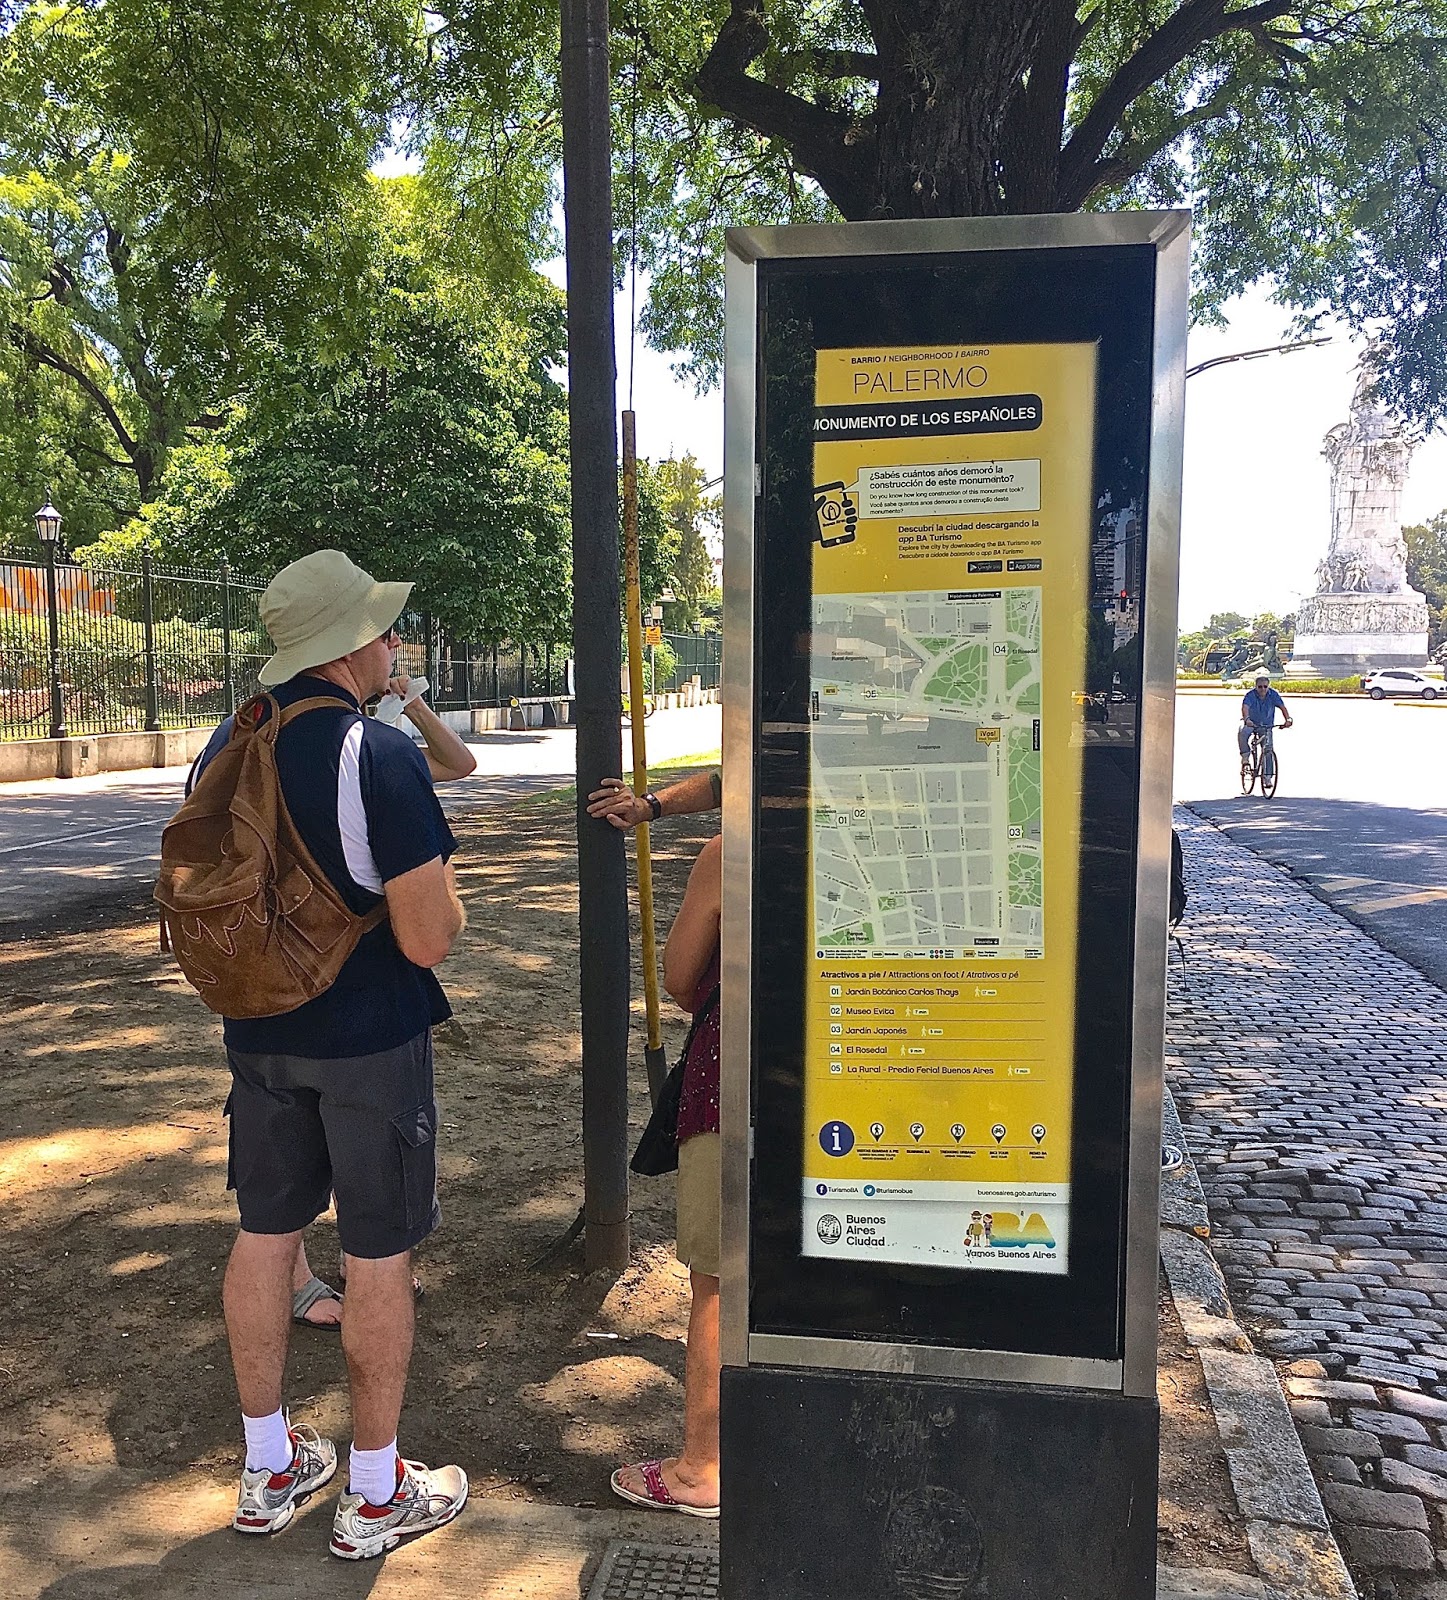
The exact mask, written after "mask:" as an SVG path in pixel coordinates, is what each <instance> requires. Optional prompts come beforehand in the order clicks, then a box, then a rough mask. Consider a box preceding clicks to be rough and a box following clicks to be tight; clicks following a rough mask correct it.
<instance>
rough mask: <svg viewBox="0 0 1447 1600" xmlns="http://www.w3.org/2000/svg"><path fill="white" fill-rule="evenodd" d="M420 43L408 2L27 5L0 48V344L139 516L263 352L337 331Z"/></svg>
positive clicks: (128, 0)
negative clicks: (369, 203) (71, 408)
mask: <svg viewBox="0 0 1447 1600" xmlns="http://www.w3.org/2000/svg"><path fill="white" fill-rule="evenodd" d="M419 34H420V21H419V13H418V12H417V10H416V8H415V7H414V6H413V5H412V4H411V3H410V0H355V3H354V4H352V5H350V6H348V7H345V8H338V7H336V6H334V5H332V4H330V3H328V0H293V3H292V4H289V5H286V6H280V7H278V6H257V5H253V4H250V3H247V0H212V3H210V4H208V5H206V6H202V7H198V6H195V5H190V4H183V3H181V0H106V3H105V4H103V5H90V4H81V3H61V4H52V3H48V0H35V3H34V4H31V5H29V6H26V7H25V8H24V9H23V10H21V11H20V12H19V14H18V16H17V17H16V18H15V20H14V22H13V25H12V26H11V27H10V28H9V29H8V31H7V32H6V33H5V34H4V36H3V38H0V259H3V261H4V272H3V274H0V337H4V338H5V339H6V340H7V341H8V343H9V344H10V345H11V346H12V347H13V348H14V349H16V350H19V351H21V352H23V353H24V354H25V356H26V357H27V358H28V359H29V360H30V361H31V362H32V363H33V364H35V365H36V366H39V367H43V368H45V369H46V370H47V371H48V372H49V373H51V374H53V375H54V378H55V379H56V380H57V381H59V382H60V383H61V384H63V385H64V386H66V387H68V388H69V389H70V390H72V391H73V393H74V395H76V396H80V397H83V399H84V402H85V404H86V406H87V408H88V411H87V416H86V422H87V425H88V426H89V427H90V428H91V429H92V430H94V429H96V428H99V427H101V426H103V427H104V429H105V434H106V443H105V450H106V453H107V454H108V455H109V456H110V457H112V458H113V459H114V460H116V461H117V462H119V463H120V465H121V466H122V468H124V469H126V470H127V471H128V472H129V474H130V475H131V477H132V486H131V491H130V492H131V495H132V497H133V498H134V499H138V500H145V499H149V498H150V497H152V496H153V495H154V494H155V493H156V492H157V491H158V488H159V485H160V480H161V477H162V475H163V473H164V469H165V464H166V456H167V454H168V452H169V451H170V450H172V449H174V448H176V447H177V446H179V445H181V444H182V443H183V442H185V440H186V439H187V437H188V434H189V431H190V430H192V429H195V428H197V427H205V426H210V425H213V424H214V423H215V421H216V420H217V413H218V412H219V410H220V409H221V408H223V407H224V406H225V404H226V402H227V401H228V400H229V399H230V397H231V394H232V392H233V390H234V387H235V385H236V384H237V383H238V382H239V381H240V378H241V377H242V375H243V374H244V373H245V371H246V370H247V366H248V359H249V355H250V353H251V351H252V349H253V347H254V346H255V344H256V342H257V341H258V340H259V339H261V340H265V339H286V338H291V337H295V336H296V335H297V334H298V333H299V332H300V331H301V330H302V329H309V328H310V327H311V325H312V324H313V323H314V322H316V321H317V320H319V319H320V320H322V321H327V320H329V319H331V318H332V317H333V316H334V315H335V313H336V312H337V310H338V309H341V310H345V307H346V306H347V303H348V298H349V297H348V286H349V285H350V283H351V282H352V281H353V280H354V276H355V274H354V271H353V249H352V245H353V241H352V238H351V236H350V234H349V232H348V228H347V222H348V216H349V212H350V211H351V209H352V204H351V203H352V202H353V201H354V200H355V198H356V197H357V196H358V195H360V194H361V193H362V192H363V191H364V188H365V183H366V175H367V170H368V167H369V165H370V163H371V161H372V159H373V157H374V156H375V154H376V152H377V151H378V149H379V148H380V147H381V145H382V143H383V142H384V141H385V138H386V135H387V129H388V125H389V119H390V117H391V116H392V115H393V114H394V113H395V112H396V110H397V109H398V107H399V104H400V103H401V101H402V100H403V98H404V97H405V95H406V92H407V86H408V84H409V82H410V79H411V76H412V74H413V72H414V71H415V67H416V65H417V62H418V61H419V60H420V55H419ZM127 509H129V508H127Z"/></svg>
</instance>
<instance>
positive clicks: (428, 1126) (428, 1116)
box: [392, 1102, 437, 1229]
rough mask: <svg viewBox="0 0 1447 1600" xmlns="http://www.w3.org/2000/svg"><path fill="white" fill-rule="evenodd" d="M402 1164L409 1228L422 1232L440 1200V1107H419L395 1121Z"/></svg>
mask: <svg viewBox="0 0 1447 1600" xmlns="http://www.w3.org/2000/svg"><path fill="white" fill-rule="evenodd" d="M392 1127H393V1128H394V1129H395V1130H396V1133H397V1145H398V1150H399V1152H400V1155H401V1160H402V1191H403V1196H404V1200H405V1203H406V1208H407V1227H408V1228H409V1229H412V1228H419V1227H422V1226H423V1225H425V1224H426V1222H427V1221H428V1220H429V1218H430V1217H431V1216H432V1208H433V1204H434V1202H435V1201H436V1198H437V1106H436V1103H435V1102H434V1103H433V1104H432V1105H429V1106H417V1107H415V1108H414V1109H413V1110H411V1111H401V1112H398V1114H397V1115H396V1116H395V1117H393V1118H392Z"/></svg>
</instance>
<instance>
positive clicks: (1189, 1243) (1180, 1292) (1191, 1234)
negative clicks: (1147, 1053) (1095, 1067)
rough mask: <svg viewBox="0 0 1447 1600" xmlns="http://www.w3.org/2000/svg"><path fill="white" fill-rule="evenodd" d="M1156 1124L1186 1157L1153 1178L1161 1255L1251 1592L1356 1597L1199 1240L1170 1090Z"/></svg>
mask: <svg viewBox="0 0 1447 1600" xmlns="http://www.w3.org/2000/svg"><path fill="white" fill-rule="evenodd" d="M1162 1126H1163V1130H1164V1137H1165V1139H1166V1140H1167V1142H1169V1143H1178V1147H1179V1148H1180V1149H1181V1150H1182V1151H1183V1152H1184V1154H1185V1158H1186V1159H1185V1164H1184V1165H1183V1166H1182V1167H1181V1169H1180V1171H1179V1172H1178V1173H1176V1174H1174V1175H1171V1176H1168V1177H1165V1178H1163V1179H1162V1182H1161V1261H1162V1264H1163V1265H1164V1266H1165V1269H1166V1279H1167V1281H1168V1283H1169V1284H1170V1289H1171V1299H1172V1300H1173V1301H1174V1302H1175V1306H1176V1314H1177V1315H1178V1316H1179V1317H1180V1319H1181V1326H1182V1328H1183V1329H1184V1330H1185V1334H1186V1342H1187V1343H1188V1344H1189V1345H1190V1346H1191V1347H1192V1349H1194V1350H1195V1352H1196V1354H1197V1356H1198V1358H1199V1359H1200V1362H1201V1372H1202V1375H1203V1376H1204V1378H1205V1380H1206V1391H1207V1394H1208V1395H1209V1397H1210V1401H1211V1411H1212V1414H1213V1416H1214V1417H1215V1421H1216V1430H1217V1432H1218V1433H1219V1434H1220V1436H1221V1447H1222V1449H1223V1451H1224V1453H1225V1456H1226V1466H1227V1470H1228V1471H1229V1472H1230V1475H1231V1487H1232V1489H1233V1490H1234V1491H1235V1494H1236V1502H1237V1504H1238V1506H1239V1507H1240V1508H1241V1513H1242V1515H1243V1516H1244V1517H1245V1518H1246V1540H1247V1544H1248V1545H1249V1546H1250V1549H1251V1556H1252V1559H1253V1560H1254V1561H1255V1563H1256V1568H1257V1571H1259V1572H1260V1573H1261V1575H1262V1577H1263V1578H1264V1579H1265V1586H1264V1587H1258V1589H1257V1592H1258V1593H1261V1594H1262V1595H1263V1597H1266V1600H1278V1597H1280V1600H1288V1597H1289V1600H1357V1591H1356V1586H1355V1585H1354V1584H1353V1583H1352V1580H1351V1576H1350V1574H1349V1573H1348V1572H1347V1569H1346V1563H1345V1562H1344V1561H1343V1560H1342V1557H1341V1551H1340V1550H1339V1549H1338V1548H1337V1543H1336V1540H1335V1538H1334V1537H1333V1536H1332V1532H1331V1525H1330V1523H1329V1522H1328V1521H1327V1515H1326V1509H1325V1507H1324V1506H1323V1505H1322V1503H1321V1494H1320V1492H1319V1490H1318V1489H1317V1486H1316V1479H1315V1478H1313V1477H1312V1475H1311V1468H1310V1467H1309V1466H1308V1465H1307V1462H1306V1452H1305V1451H1304V1450H1303V1449H1302V1445H1301V1439H1300V1437H1299V1436H1298V1434H1297V1432H1296V1424H1295V1422H1294V1421H1293V1420H1292V1416H1291V1412H1290V1411H1289V1410H1288V1409H1287V1405H1286V1399H1285V1396H1284V1395H1283V1394H1282V1392H1281V1385H1280V1383H1279V1382H1278V1380H1277V1376H1276V1367H1275V1365H1274V1364H1273V1363H1272V1362H1271V1361H1269V1360H1268V1359H1267V1358H1266V1357H1264V1356H1260V1355H1257V1353H1256V1350H1255V1347H1254V1346H1253V1345H1252V1343H1251V1340H1250V1339H1249V1338H1248V1337H1247V1336H1246V1334H1245V1333H1244V1332H1243V1331H1242V1329H1241V1327H1240V1325H1239V1324H1238V1323H1237V1321H1236V1318H1235V1313H1234V1312H1233V1311H1232V1309H1231V1297H1230V1295H1229V1294H1228V1292H1227V1289H1226V1280H1225V1278H1224V1277H1223V1276H1222V1275H1221V1269H1220V1268H1219V1267H1218V1266H1217V1265H1216V1258H1215V1257H1214V1256H1213V1255H1212V1254H1211V1247H1210V1245H1209V1244H1207V1242H1206V1239H1207V1236H1208V1235H1209V1233H1210V1219H1209V1213H1208V1212H1207V1209H1206V1197H1205V1193H1204V1192H1203V1190H1202V1188H1201V1181H1200V1178H1199V1177H1198V1176H1197V1173H1196V1165H1195V1162H1194V1160H1193V1159H1192V1157H1191V1152H1190V1149H1189V1147H1188V1146H1187V1144H1186V1142H1185V1138H1184V1136H1183V1135H1181V1134H1180V1130H1181V1122H1180V1118H1179V1116H1178V1115H1177V1113H1176V1107H1175V1102H1174V1101H1173V1100H1172V1098H1171V1092H1170V1090H1169V1089H1166V1091H1165V1097H1164V1111H1163V1119H1162ZM1173 1130H1174V1133H1175V1135H1178V1136H1179V1138H1175V1137H1173ZM1242 1587H1243V1589H1249V1588H1250V1586H1249V1585H1243V1586H1242ZM1189 1592H1190V1591H1189V1590H1187V1591H1183V1593H1189ZM1200 1592H1201V1593H1202V1594H1203V1595H1204V1594H1205V1593H1209V1592H1210V1591H1200Z"/></svg>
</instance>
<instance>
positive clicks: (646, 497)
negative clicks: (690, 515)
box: [618, 460, 678, 622]
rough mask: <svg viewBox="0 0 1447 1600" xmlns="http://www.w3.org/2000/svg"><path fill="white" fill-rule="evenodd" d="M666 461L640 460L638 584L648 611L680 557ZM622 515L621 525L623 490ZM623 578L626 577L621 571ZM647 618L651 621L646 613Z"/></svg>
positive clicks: (619, 509) (666, 582)
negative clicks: (667, 479)
mask: <svg viewBox="0 0 1447 1600" xmlns="http://www.w3.org/2000/svg"><path fill="white" fill-rule="evenodd" d="M664 465H666V463H654V462H652V461H648V460H640V461H639V463H638V568H639V582H638V587H639V589H640V591H641V593H642V599H643V610H644V612H645V613H646V612H647V611H648V608H649V607H650V606H651V605H652V604H653V603H654V601H655V600H657V599H658V597H659V595H661V594H662V593H663V591H664V590H665V589H666V588H667V587H668V585H669V582H670V580H671V578H672V576H673V566H674V562H675V561H676V560H677V559H678V531H677V529H676V528H675V527H674V525H673V524H672V522H670V520H669V516H668V510H667V505H668V487H667V483H666V481H665V478H664V475H663V471H662V467H663V466H664ZM618 515H619V519H620V524H619V525H620V526H621V525H622V523H621V519H622V515H623V505H622V499H621V491H620V499H619V505H618ZM619 581H620V583H621V582H622V581H623V575H622V574H621V573H620V578H619ZM644 621H645V622H646V621H647V617H646V615H645V617H644Z"/></svg>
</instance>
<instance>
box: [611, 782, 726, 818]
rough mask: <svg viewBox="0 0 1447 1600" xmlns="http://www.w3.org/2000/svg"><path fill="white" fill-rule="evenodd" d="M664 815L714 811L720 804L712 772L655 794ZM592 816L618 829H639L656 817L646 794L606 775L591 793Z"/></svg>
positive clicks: (681, 815)
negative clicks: (599, 785) (601, 784)
mask: <svg viewBox="0 0 1447 1600" xmlns="http://www.w3.org/2000/svg"><path fill="white" fill-rule="evenodd" d="M654 799H656V800H657V801H658V805H659V815H660V816H662V817H683V816H687V815H689V814H690V813H691V812H694V811H712V810H713V809H714V807H715V806H716V805H718V797H717V796H716V795H715V793H714V779H713V774H712V773H711V772H696V773H695V774H694V775H693V776H692V777H691V778H684V779H682V780H681V781H680V782H678V783H673V784H670V785H669V786H668V788H666V789H660V790H658V791H657V793H656V794H655V795H654ZM588 815H589V816H590V817H597V818H598V819H599V820H600V821H602V820H604V819H605V818H606V820H607V821H609V822H611V823H612V824H613V826H614V827H615V828H622V829H627V828H636V827H637V826H638V824H639V823H640V822H649V821H651V820H652V817H653V813H652V812H651V811H650V810H649V808H648V802H647V801H646V800H645V799H644V798H643V796H642V795H639V794H634V793H633V791H632V790H631V789H630V788H629V787H628V785H627V784H626V783H624V781H623V780H622V778H604V780H603V787H602V788H601V789H595V790H594V791H593V792H592V794H590V795H589V796H588Z"/></svg>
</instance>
